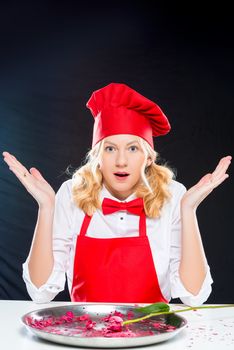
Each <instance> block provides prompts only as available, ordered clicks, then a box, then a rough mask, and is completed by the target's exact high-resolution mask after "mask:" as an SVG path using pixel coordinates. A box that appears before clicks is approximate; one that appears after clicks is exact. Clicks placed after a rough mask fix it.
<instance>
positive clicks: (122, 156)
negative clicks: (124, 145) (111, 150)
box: [115, 150, 128, 167]
mask: <svg viewBox="0 0 234 350" xmlns="http://www.w3.org/2000/svg"><path fill="white" fill-rule="evenodd" d="M115 164H116V166H117V167H125V166H127V164H128V160H127V155H126V153H125V151H124V150H122V151H121V150H119V151H118V152H117V154H116V159H115Z"/></svg>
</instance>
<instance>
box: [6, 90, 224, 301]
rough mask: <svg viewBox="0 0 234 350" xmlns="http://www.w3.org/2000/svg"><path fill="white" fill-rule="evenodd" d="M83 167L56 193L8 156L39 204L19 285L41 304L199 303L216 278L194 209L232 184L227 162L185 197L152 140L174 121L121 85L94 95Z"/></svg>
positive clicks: (90, 105) (39, 176)
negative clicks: (66, 295) (64, 300)
mask: <svg viewBox="0 0 234 350" xmlns="http://www.w3.org/2000/svg"><path fill="white" fill-rule="evenodd" d="M87 106H88V108H90V110H91V112H92V114H93V116H94V119H95V123H94V130H93V142H92V149H91V150H90V152H89V153H88V156H87V163H86V164H85V165H84V166H82V167H80V168H79V169H78V170H77V171H76V172H75V174H74V175H73V177H72V179H70V180H67V181H65V182H64V183H63V184H62V186H61V188H60V189H59V191H58V192H57V194H56V196H55V193H54V191H53V189H52V188H51V186H50V185H49V184H48V183H47V182H46V180H45V179H44V178H43V176H42V175H41V174H40V172H39V171H38V170H37V169H36V168H31V169H30V171H28V170H27V169H26V168H25V167H24V166H23V165H22V164H21V163H20V162H19V161H18V160H17V159H16V158H15V157H14V156H12V155H10V154H9V153H8V152H3V156H4V160H5V161H6V163H7V164H8V165H9V167H10V170H12V171H13V172H14V174H15V175H16V176H17V177H18V179H19V180H20V181H21V183H22V184H23V185H24V186H25V188H26V189H27V190H28V192H29V193H31V194H32V196H33V197H34V198H35V199H36V201H37V202H38V205H39V210H38V220H37V224H36V227H35V232H34V237H33V241H32V246H31V250H30V253H29V256H28V258H27V260H26V262H25V263H24V265H23V278H24V280H25V283H26V286H27V289H28V292H29V295H30V296H31V298H32V299H33V300H34V301H35V302H43V303H44V302H48V301H50V300H52V299H53V298H54V297H55V296H56V294H58V293H59V292H60V291H61V290H63V288H64V283H65V274H67V278H68V286H69V290H70V294H71V299H72V301H83V302H136V303H140V302H141V303H153V302H157V301H164V302H169V301H170V299H171V297H172V298H176V297H179V298H180V299H181V301H182V302H183V303H185V304H187V305H195V306H198V305H199V304H202V303H203V302H205V301H206V300H207V298H208V296H209V295H210V293H211V284H212V282H213V281H212V278H211V274H210V270H209V266H208V264H207V261H206V257H205V253H204V249H203V245H202V241H201V236H200V232H199V227H198V224H197V218H196V209H197V207H198V205H199V204H200V203H201V202H202V201H203V200H204V199H205V198H206V197H207V196H208V194H209V193H211V191H212V190H213V189H214V188H215V187H217V186H218V185H220V184H221V183H222V182H223V181H224V180H225V179H226V178H227V177H228V174H226V171H227V169H228V167H229V165H230V162H231V156H227V157H224V158H222V159H221V160H220V162H219V164H218V165H217V167H216V169H215V170H214V172H213V173H211V174H207V175H205V176H203V177H202V178H201V180H200V181H199V182H198V183H197V184H196V185H195V186H193V187H192V188H190V189H189V190H188V191H186V189H185V187H184V186H183V185H182V184H181V183H179V182H177V181H175V180H174V178H173V172H172V171H171V170H170V169H169V168H168V167H166V166H160V165H157V164H156V157H157V153H156V152H155V151H154V149H153V148H154V144H153V136H155V137H157V136H160V135H164V134H166V133H168V132H169V130H170V124H169V122H168V120H167V118H166V116H165V115H164V113H163V112H162V110H161V109H160V108H159V106H158V105H157V104H155V103H154V102H152V101H150V100H149V99H147V98H145V97H144V96H142V95H141V94H139V93H138V92H136V91H135V90H133V89H131V88H130V87H129V86H127V85H125V84H118V83H112V84H109V85H107V86H105V87H103V88H102V89H99V90H97V91H95V92H94V93H93V94H92V96H91V97H90V99H89V101H88V103H87Z"/></svg>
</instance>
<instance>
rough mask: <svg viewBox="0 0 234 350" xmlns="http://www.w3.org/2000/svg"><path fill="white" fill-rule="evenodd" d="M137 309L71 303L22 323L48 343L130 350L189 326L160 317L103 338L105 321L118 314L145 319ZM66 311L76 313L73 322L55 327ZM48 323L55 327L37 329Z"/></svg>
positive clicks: (27, 317)
mask: <svg viewBox="0 0 234 350" xmlns="http://www.w3.org/2000/svg"><path fill="white" fill-rule="evenodd" d="M135 309H136V307H134V306H129V305H120V304H101V303H99V304H79V305H74V304H71V305H65V306H58V307H50V308H44V309H40V310H35V311H31V312H29V313H27V314H25V315H24V316H22V317H21V321H22V322H23V324H24V325H25V326H26V327H27V329H29V330H30V331H31V332H32V333H34V334H35V335H36V336H38V337H40V338H43V339H45V340H48V341H51V342H55V343H60V344H66V345H72V346H79V347H89V348H90V347H92V348H127V347H136V346H143V345H150V344H155V343H159V342H162V341H165V340H168V339H170V338H172V337H174V336H175V335H177V334H178V333H179V332H181V331H182V330H183V329H184V328H185V327H186V325H187V321H186V319H185V318H183V317H181V316H178V315H177V314H169V315H160V316H154V317H151V318H148V319H146V320H144V321H141V322H136V323H132V324H129V325H126V326H124V327H123V330H122V332H112V333H111V335H108V336H106V335H103V332H102V330H103V329H104V328H106V327H107V325H108V324H107V322H105V321H104V320H103V318H105V317H108V316H109V315H114V313H115V312H117V313H119V312H120V313H121V314H122V316H121V317H122V318H123V319H124V320H127V319H132V318H137V317H141V316H144V314H143V313H139V312H138V311H136V310H135ZM67 312H72V313H73V314H74V316H75V317H74V318H73V319H72V321H69V322H65V323H64V322H63V323H61V322H58V323H57V324H56V320H61V317H63V316H64V315H66V313H67ZM85 315H88V317H89V318H90V319H91V320H92V321H93V322H96V324H95V326H94V328H93V329H90V330H89V329H87V327H86V325H87V320H86V322H85V321H77V320H78V318H77V317H80V316H84V319H85V317H86V316H85ZM129 315H131V317H129ZM47 320H53V322H52V325H49V326H48V325H47V326H46V327H42V329H38V327H35V323H36V324H38V322H40V321H41V322H42V324H45V322H46V321H47ZM43 322H44V323H43ZM48 323H49V322H48ZM39 324H40V323H39Z"/></svg>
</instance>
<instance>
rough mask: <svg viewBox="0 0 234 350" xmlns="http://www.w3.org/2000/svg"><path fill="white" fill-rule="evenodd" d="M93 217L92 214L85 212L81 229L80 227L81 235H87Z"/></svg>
mask: <svg viewBox="0 0 234 350" xmlns="http://www.w3.org/2000/svg"><path fill="white" fill-rule="evenodd" d="M91 219H92V216H89V215H88V214H85V217H84V220H83V223H82V226H81V229H80V236H85V235H86V232H87V229H88V227H89V223H90V220H91Z"/></svg>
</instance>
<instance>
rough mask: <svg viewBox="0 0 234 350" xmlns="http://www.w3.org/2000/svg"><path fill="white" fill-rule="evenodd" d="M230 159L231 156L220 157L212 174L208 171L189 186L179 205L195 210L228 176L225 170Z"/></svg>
mask: <svg viewBox="0 0 234 350" xmlns="http://www.w3.org/2000/svg"><path fill="white" fill-rule="evenodd" d="M231 159H232V157H231V156H227V157H223V158H221V159H220V161H219V163H218V165H217V167H216V168H215V170H214V171H213V173H212V174H210V173H209V174H206V175H205V176H203V177H202V178H201V180H200V181H199V182H198V183H197V184H196V185H195V186H193V187H191V188H190V189H189V190H188V191H187V192H186V193H185V194H184V196H183V197H182V200H181V205H182V206H183V207H186V208H191V209H193V210H196V208H197V207H198V205H199V204H200V203H201V202H202V201H203V200H204V199H205V198H206V197H207V196H208V195H209V194H210V193H211V192H212V191H213V189H214V188H215V187H217V186H219V185H220V184H221V183H222V182H223V181H224V180H226V179H227V178H228V177H229V175H228V174H227V173H226V171H227V169H228V167H229V165H230V163H231Z"/></svg>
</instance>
